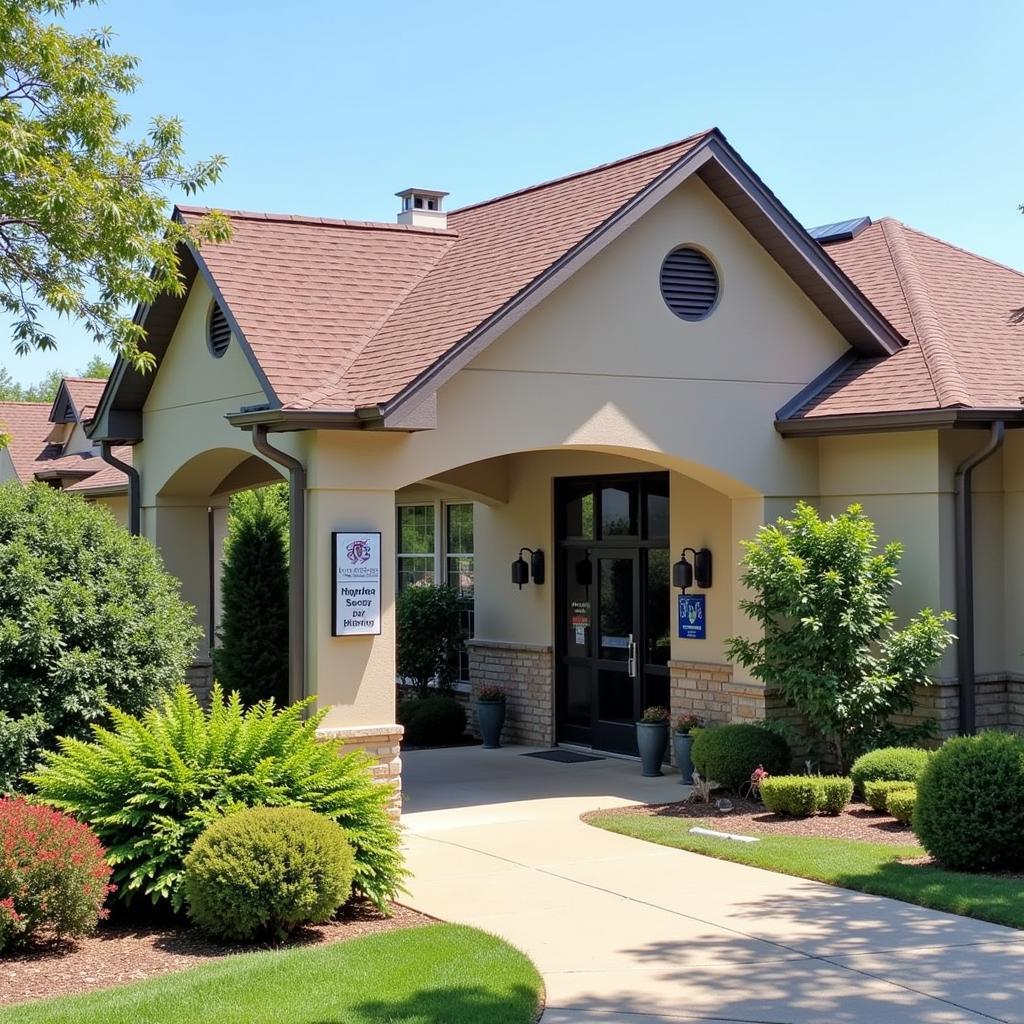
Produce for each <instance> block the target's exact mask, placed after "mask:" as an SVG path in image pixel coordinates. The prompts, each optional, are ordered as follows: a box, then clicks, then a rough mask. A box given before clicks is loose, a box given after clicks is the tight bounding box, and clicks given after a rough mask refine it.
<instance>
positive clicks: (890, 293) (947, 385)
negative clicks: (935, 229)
mask: <svg viewBox="0 0 1024 1024" xmlns="http://www.w3.org/2000/svg"><path fill="white" fill-rule="evenodd" d="M826 251H827V252H828V254H829V255H830V256H831V257H832V258H833V259H834V260H835V261H836V263H838V264H839V266H840V267H841V268H842V269H843V270H844V271H845V272H846V274H847V275H848V276H849V277H850V278H852V280H853V281H854V282H855V283H856V284H857V285H858V286H859V287H860V289H861V291H863V292H864V293H865V294H866V295H867V297H868V298H869V299H870V300H871V301H872V302H873V303H874V305H875V306H876V307H877V308H878V309H880V310H881V311H882V312H883V313H884V314H885V315H886V317H887V318H888V319H889V321H890V322H891V323H892V324H893V325H894V326H895V327H896V328H897V329H898V330H899V331H900V333H902V334H903V335H904V337H906V338H907V339H908V345H907V347H906V348H905V349H903V350H902V351H901V352H898V353H896V354H895V355H892V356H889V357H888V358H885V359H857V360H854V361H853V362H851V363H850V364H849V365H847V366H846V367H845V368H844V369H843V370H842V371H841V372H840V373H839V374H838V376H836V377H835V378H834V379H833V380H832V381H830V382H829V383H827V384H826V385H825V386H824V387H823V388H822V389H821V390H820V391H819V392H818V393H817V394H816V395H814V396H813V397H811V398H809V399H808V401H807V402H806V403H805V404H804V406H803V407H802V408H801V409H800V410H798V411H797V412H795V413H793V414H792V415H791V416H790V417H789V419H790V420H798V419H811V418H824V417H829V416H842V415H851V414H853V415H856V414H865V413H888V412H893V413H898V412H909V411H916V410H928V409H956V408H965V409H966V408H980V409H1007V410H1010V409H1012V410H1019V409H1020V408H1021V400H1020V399H1021V395H1024V328H1022V327H1021V326H1019V325H1016V324H1013V323H1012V322H1011V320H1010V313H1011V311H1012V310H1014V309H1016V308H1018V307H1020V306H1022V305H1024V274H1021V273H1020V272H1019V271H1016V270H1011V269H1010V268H1008V267H1004V266H1002V265H1000V264H998V263H994V262H992V261H991V260H988V259H985V258H984V257H982V256H977V255H975V254H974V253H970V252H967V251H966V250H964V249H960V248H958V247H957V246H955V245H950V244H949V243H948V242H943V241H941V240H940V239H938V238H933V237H932V236H931V235H926V234H924V233H923V232H920V231H915V230H914V229H913V228H909V227H907V226H906V225H905V224H901V223H900V222H899V221H897V220H893V219H892V218H888V217H887V218H885V219H883V220H880V221H878V222H876V223H874V224H872V225H871V226H870V227H869V228H867V229H866V230H865V231H863V232H862V233H861V234H859V235H858V236H857V237H856V238H854V239H852V240H850V241H843V242H836V243H832V244H830V245H828V246H827V247H826Z"/></svg>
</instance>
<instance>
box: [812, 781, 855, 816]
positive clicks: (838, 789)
mask: <svg viewBox="0 0 1024 1024" xmlns="http://www.w3.org/2000/svg"><path fill="white" fill-rule="evenodd" d="M818 781H819V783H820V784H821V805H820V806H819V808H818V810H820V811H821V812H822V813H823V814H842V812H843V808H844V807H845V806H846V805H847V804H848V803H849V802H850V801H851V800H852V799H853V779H849V778H847V777H846V776H845V775H823V776H821V778H820V779H819V780H818Z"/></svg>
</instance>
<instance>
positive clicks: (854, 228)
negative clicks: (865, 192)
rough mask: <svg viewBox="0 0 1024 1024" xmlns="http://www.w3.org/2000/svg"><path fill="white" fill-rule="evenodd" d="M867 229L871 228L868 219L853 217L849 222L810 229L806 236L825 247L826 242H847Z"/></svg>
mask: <svg viewBox="0 0 1024 1024" xmlns="http://www.w3.org/2000/svg"><path fill="white" fill-rule="evenodd" d="M869 227H871V218H870V217H854V218H852V219H851V220H839V221H836V222H835V223H834V224H821V225H819V226H818V227H816V228H811V229H810V231H808V234H809V235H810V236H811V238H815V239H817V240H818V241H819V242H820V243H821V244H822V245H825V244H826V243H828V242H849V241H850V240H851V239H853V238H856V237H857V236H858V235H859V234H860V233H861V232H862V231H863V230H864V229H865V228H869Z"/></svg>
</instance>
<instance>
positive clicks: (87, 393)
mask: <svg viewBox="0 0 1024 1024" xmlns="http://www.w3.org/2000/svg"><path fill="white" fill-rule="evenodd" d="M64 384H65V386H66V387H67V389H68V394H70V395H71V401H72V402H74V403H75V408H76V409H77V410H78V415H79V416H80V417H81V418H82V419H83V420H88V419H89V418H90V416H91V414H92V413H93V412H94V411H95V409H96V406H97V405H99V404H100V397H101V396H102V394H103V389H104V388H105V387H106V386H107V382H106V379H102V380H100V379H98V378H96V377H65V378H64Z"/></svg>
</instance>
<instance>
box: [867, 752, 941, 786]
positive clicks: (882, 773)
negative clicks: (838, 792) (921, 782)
mask: <svg viewBox="0 0 1024 1024" xmlns="http://www.w3.org/2000/svg"><path fill="white" fill-rule="evenodd" d="M930 758H931V752H930V751H928V750H921V749H920V748H919V747H882V748H880V749H879V750H871V751H869V752H868V753H866V754H861V756H860V757H858V758H857V760H856V761H854V762H853V767H852V768H851V769H850V777H851V778H852V779H853V786H854V789H855V791H856V793H857V795H858V796H864V784H865V783H867V782H878V781H883V780H889V781H895V782H916V781H917V780H918V779H919V778H920V777H921V772H923V771H924V770H925V768H926V767H927V766H928V761H929V759H930Z"/></svg>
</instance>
